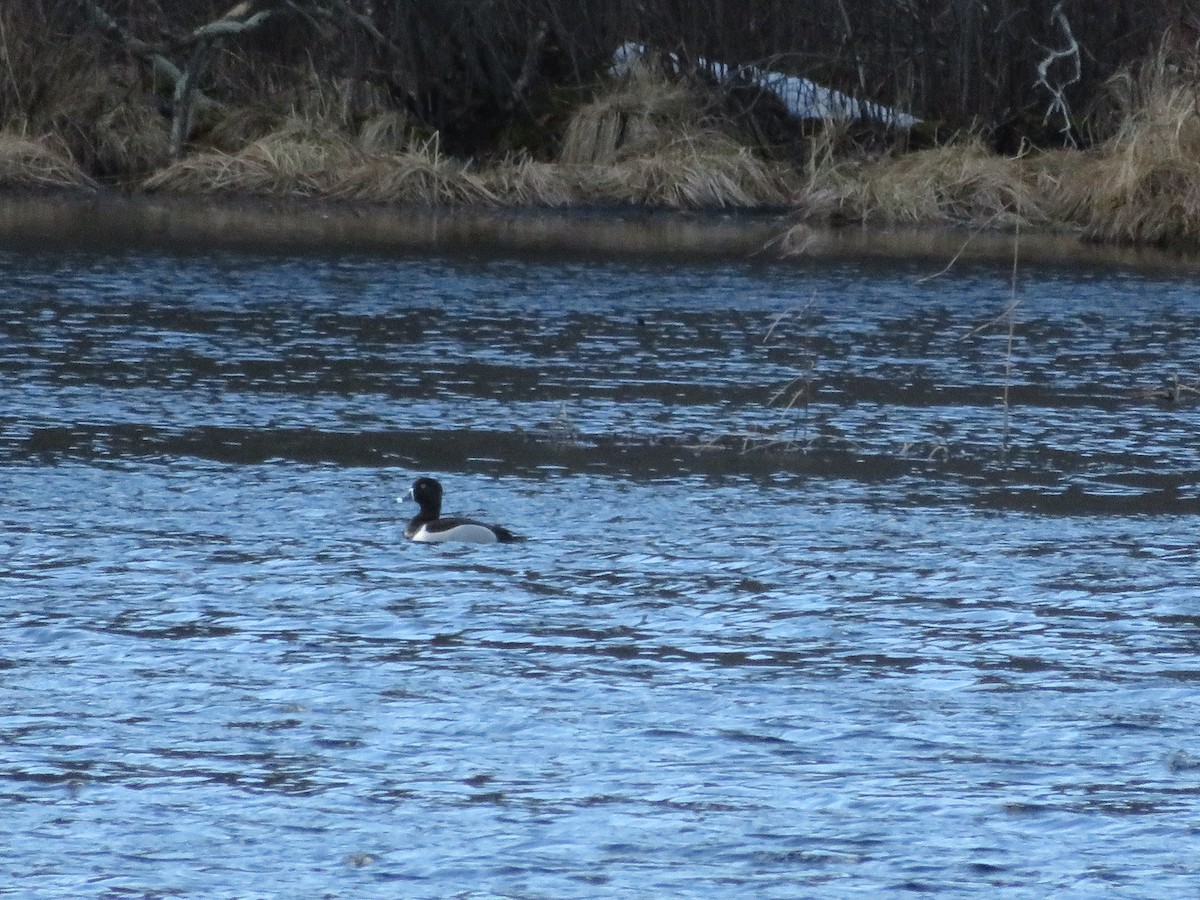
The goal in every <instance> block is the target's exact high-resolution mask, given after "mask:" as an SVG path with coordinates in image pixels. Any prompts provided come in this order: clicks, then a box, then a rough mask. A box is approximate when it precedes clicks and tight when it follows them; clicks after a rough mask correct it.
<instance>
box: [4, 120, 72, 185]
mask: <svg viewBox="0 0 1200 900" xmlns="http://www.w3.org/2000/svg"><path fill="white" fill-rule="evenodd" d="M94 186H95V182H93V181H92V179H90V178H89V177H88V176H87V175H86V174H84V172H83V170H82V169H80V168H79V166H77V165H76V164H75V162H74V160H72V159H71V157H70V155H69V154H68V153H66V152H65V151H64V150H62V149H60V148H56V147H54V146H52V145H51V144H50V143H49V142H48V141H45V140H41V141H35V140H30V139H29V138H27V137H23V136H20V135H15V134H9V133H5V132H0V188H28V187H39V188H44V187H52V188H78V187H94Z"/></svg>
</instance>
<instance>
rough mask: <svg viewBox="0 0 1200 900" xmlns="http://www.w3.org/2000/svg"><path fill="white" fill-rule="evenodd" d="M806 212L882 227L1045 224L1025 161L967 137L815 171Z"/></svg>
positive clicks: (1034, 181)
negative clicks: (911, 151) (991, 149)
mask: <svg viewBox="0 0 1200 900" xmlns="http://www.w3.org/2000/svg"><path fill="white" fill-rule="evenodd" d="M800 205H801V207H802V208H804V209H805V210H806V212H807V213H808V215H810V216H816V217H827V218H832V219H836V220H848V221H854V222H862V223H872V224H885V225H934V224H944V223H965V222H975V223H987V224H989V225H992V226H994V227H995V226H1011V225H1015V224H1017V223H1021V224H1043V223H1045V222H1046V221H1047V217H1048V210H1047V208H1046V207H1047V204H1046V202H1045V200H1044V199H1043V197H1042V195H1041V192H1040V191H1039V189H1038V182H1037V178H1036V176H1035V175H1034V173H1033V171H1032V170H1031V168H1030V167H1029V165H1028V164H1027V162H1026V161H1025V160H1022V159H1015V158H1009V157H1004V156H998V155H996V154H995V153H992V152H991V151H990V150H989V149H988V148H987V147H985V146H984V144H983V142H982V141H980V140H978V139H976V138H970V139H966V140H963V141H961V142H958V143H954V144H950V145H947V146H944V147H936V148H933V149H930V150H921V151H917V152H914V153H907V154H904V155H901V156H896V157H887V158H884V159H878V160H874V161H866V162H859V163H851V162H846V161H838V160H830V161H829V162H827V163H826V164H825V165H822V166H818V167H817V168H816V169H814V170H813V171H812V172H811V174H810V177H809V184H808V187H807V189H806V192H805V195H804V197H803V198H802V200H801V203H800Z"/></svg>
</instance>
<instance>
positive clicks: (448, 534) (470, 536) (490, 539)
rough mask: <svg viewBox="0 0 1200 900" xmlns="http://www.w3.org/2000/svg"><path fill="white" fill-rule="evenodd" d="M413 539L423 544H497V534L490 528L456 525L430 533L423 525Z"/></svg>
mask: <svg viewBox="0 0 1200 900" xmlns="http://www.w3.org/2000/svg"><path fill="white" fill-rule="evenodd" d="M412 539H413V540H414V541H419V542H420V543H422V544H440V543H443V542H447V541H462V542H465V543H468V544H494V543H496V532H494V531H492V529H490V528H485V527H484V526H483V525H455V526H454V527H453V528H447V529H446V530H445V531H433V532H430V531H428V530H426V528H425V526H424V525H422V526H421V527H420V528H418V529H417V533H416V534H414V535H413V536H412Z"/></svg>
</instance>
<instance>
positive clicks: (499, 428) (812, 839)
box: [0, 252, 1200, 897]
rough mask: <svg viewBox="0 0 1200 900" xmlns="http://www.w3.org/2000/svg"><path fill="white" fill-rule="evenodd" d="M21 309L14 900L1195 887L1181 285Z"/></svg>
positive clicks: (550, 271)
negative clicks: (447, 541)
mask: <svg viewBox="0 0 1200 900" xmlns="http://www.w3.org/2000/svg"><path fill="white" fill-rule="evenodd" d="M0 266H3V268H4V271H5V279H4V284H5V287H4V289H3V292H2V293H0V335H2V342H0V390H2V393H0V397H2V398H3V399H2V400H0V459H2V460H3V465H2V466H0V487H2V489H3V495H4V498H5V501H4V503H3V505H2V506H0V559H3V560H4V561H5V562H4V563H3V565H0V628H2V634H3V636H4V642H3V648H2V649H0V748H2V749H3V763H2V765H0V797H3V799H4V801H5V804H6V817H5V818H6V821H7V822H8V823H9V825H8V827H7V828H6V829H5V830H6V832H7V833H8V835H9V838H8V840H6V841H5V842H4V845H3V848H2V849H0V861H3V863H4V865H5V867H6V870H7V871H8V872H9V873H10V875H9V879H10V883H11V884H12V885H13V888H14V890H16V891H18V892H19V893H20V894H21V895H22V896H64V895H96V894H99V895H104V896H116V895H118V894H128V893H135V894H138V895H153V896H161V895H165V894H175V893H178V894H188V895H191V894H205V895H215V896H244V895H246V894H254V893H259V892H262V891H263V890H265V888H264V887H263V885H265V884H272V883H276V882H278V883H280V884H287V885H288V892H289V893H290V894H293V895H296V896H315V895H325V894H329V895H333V896H354V897H358V896H370V895H379V896H396V895H417V896H446V895H452V894H456V893H477V894H479V895H485V894H487V895H490V894H504V895H520V896H595V895H597V894H604V895H620V894H626V895H630V896H645V895H646V894H647V893H651V894H674V893H678V894H688V893H705V894H713V893H726V892H731V891H732V892H737V893H739V894H742V893H749V894H754V895H767V896H797V895H807V894H833V895H841V894H850V893H869V894H877V893H884V894H887V893H901V892H910V891H915V890H921V891H927V892H933V893H945V894H958V893H966V892H974V891H978V889H980V888H985V889H986V888H998V889H1001V890H1003V889H1005V888H1008V889H1016V890H1019V891H1020V892H1022V893H1028V894H1031V895H1045V894H1051V893H1053V894H1059V893H1066V894H1071V895H1075V896H1096V895H1102V894H1107V893H1116V894H1119V895H1120V896H1145V897H1159V896H1180V895H1187V894H1188V893H1190V892H1192V891H1194V885H1195V879H1196V877H1197V874H1198V873H1197V870H1196V864H1195V862H1194V860H1195V859H1196V857H1197V850H1198V849H1200V846H1198V844H1200V841H1198V840H1197V837H1196V835H1195V828H1194V827H1193V826H1192V824H1191V822H1192V821H1193V820H1194V819H1195V818H1196V814H1197V812H1198V811H1200V810H1198V807H1200V803H1198V798H1197V792H1198V791H1200V761H1198V755H1200V754H1198V751H1197V750H1196V748H1195V746H1194V732H1195V721H1196V715H1197V710H1196V693H1195V682H1196V680H1197V679H1200V668H1198V667H1197V665H1196V662H1195V656H1196V651H1197V649H1198V647H1200V630H1198V626H1200V613H1198V612H1197V610H1196V609H1195V603H1194V599H1195V597H1196V596H1197V588H1198V587H1200V574H1197V573H1198V572H1200V567H1198V566H1197V562H1198V556H1200V554H1198V552H1197V550H1196V548H1195V541H1194V539H1193V532H1194V531H1195V525H1196V519H1195V514H1196V512H1197V504H1198V502H1200V500H1198V498H1200V492H1198V491H1197V484H1198V483H1200V459H1198V458H1197V452H1198V451H1197V443H1196V440H1195V435H1196V433H1197V424H1198V421H1197V417H1198V415H1200V402H1197V397H1196V395H1192V394H1189V393H1187V392H1184V393H1183V394H1181V395H1180V397H1179V399H1178V400H1177V402H1174V403H1171V402H1167V401H1165V400H1160V399H1157V398H1155V397H1154V396H1152V394H1151V392H1152V391H1153V390H1154V389H1156V388H1158V387H1160V385H1161V384H1162V383H1163V380H1164V379H1165V378H1167V377H1169V376H1170V374H1171V373H1173V372H1174V373H1178V375H1179V376H1180V377H1181V379H1182V380H1183V382H1184V383H1185V385H1186V384H1190V383H1191V382H1192V381H1193V378H1194V373H1195V367H1196V363H1197V361H1198V360H1200V305H1198V304H1197V303H1196V300H1195V290H1194V288H1193V287H1192V285H1191V284H1190V283H1189V282H1185V281H1180V280H1168V279H1162V278H1151V277H1149V276H1144V275H1138V274H1133V273H1121V272H1114V273H1108V274H1104V275H1089V274H1086V273H1083V274H1081V273H1070V272H1062V271H1054V270H1045V271H1037V270H1034V271H1028V272H1027V273H1026V274H1025V275H1024V276H1023V279H1022V282H1021V284H1020V297H1021V298H1022V304H1021V306H1020V307H1019V309H1018V311H1017V314H1016V319H1015V326H1014V341H1013V352H1012V358H1011V363H1012V369H1011V383H1010V385H1009V388H1010V393H1009V396H1010V408H1009V415H1008V423H1007V428H1008V439H1007V447H1006V446H1005V439H1004V432H1005V414H1004V409H1003V404H1002V402H1001V397H1002V395H1003V392H1004V387H1005V375H1004V372H1005V362H1006V356H1007V350H1006V347H1007V341H1008V327H1007V323H1006V322H1003V321H998V322H993V320H994V319H996V317H997V316H998V314H999V313H1000V312H1001V311H1002V310H1003V308H1004V306H1005V304H1006V302H1007V300H1008V288H1007V284H1006V282H1005V275H1004V274H1003V273H998V272H996V271H991V270H988V269H986V268H978V269H968V270H965V271H963V272H962V273H959V274H955V275H951V276H949V277H946V278H943V279H940V280H937V281H933V282H926V283H919V282H918V281H917V276H918V275H920V274H924V273H923V272H918V271H916V269H914V268H906V267H891V268H879V269H873V268H867V267H864V266H855V265H848V264H847V265H838V266H824V267H822V266H816V267H800V266H787V267H771V266H746V265H724V264H720V265H718V264H711V265H677V264H665V263H656V264H644V265H641V264H621V265H618V264H604V263H585V262H580V261H558V262H547V261H541V262H538V261H531V260H472V259H419V260H394V259H393V260H379V259H371V258H354V259H328V258H321V257H308V258H297V257H289V256H238V255H233V254H229V255H215V256H211V257H208V258H200V257H195V256H178V255H171V254H168V253H120V254H104V253H92V254H89V253H86V252H79V253H75V254H62V253H54V254H49V253H47V254H38V253H29V252H25V253H22V254H20V255H17V254H9V255H7V256H0ZM989 323H990V324H989ZM775 395H778V396H777V399H776V401H775V402H774V403H773V404H772V403H770V402H769V401H770V399H771V398H772V396H775ZM418 472H431V473H436V474H438V475H439V477H441V478H442V480H443V481H444V483H445V484H446V486H447V499H446V505H447V509H448V510H453V511H461V512H465V513H471V514H478V515H481V516H484V517H486V518H488V519H489V520H494V521H498V522H501V523H503V524H505V525H508V526H510V527H512V528H514V529H515V530H518V531H521V532H523V533H525V534H528V535H529V536H530V537H531V538H532V540H530V541H529V542H527V543H523V544H519V545H512V546H505V547H502V548H501V547H489V548H480V547H430V546H417V545H411V544H406V543H404V542H403V541H402V540H401V532H402V528H403V523H404V521H405V519H406V517H407V516H408V515H410V514H411V510H410V509H406V508H405V507H403V506H399V505H397V503H396V501H395V498H396V497H397V496H398V495H400V494H402V493H403V490H404V488H405V487H406V486H407V484H408V482H409V481H410V480H411V478H412V476H413V475H414V474H415V473H418Z"/></svg>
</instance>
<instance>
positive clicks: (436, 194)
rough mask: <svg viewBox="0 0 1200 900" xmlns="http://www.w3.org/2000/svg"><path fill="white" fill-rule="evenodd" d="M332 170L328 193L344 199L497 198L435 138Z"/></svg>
mask: <svg viewBox="0 0 1200 900" xmlns="http://www.w3.org/2000/svg"><path fill="white" fill-rule="evenodd" d="M330 175H331V176H332V177H333V179H334V180H333V183H331V185H330V187H329V190H328V194H329V196H331V197H335V198H339V199H348V200H366V201H369V202H373V203H402V204H414V205H421V206H438V205H442V204H460V203H494V202H495V199H496V198H495V196H494V195H493V194H492V193H491V192H490V191H489V190H488V189H487V187H486V186H485V185H484V182H483V179H482V178H480V177H479V176H478V175H475V174H473V173H471V172H469V171H467V168H466V167H465V166H464V165H462V164H461V163H460V162H458V161H457V160H454V159H452V158H449V157H444V156H442V155H441V154H440V153H439V152H438V142H437V139H436V138H434V139H431V140H429V141H427V142H426V143H425V144H424V145H423V146H421V147H417V148H414V149H411V150H409V151H408V152H405V153H389V154H371V155H368V154H360V155H359V158H358V160H357V162H356V163H355V164H353V165H350V166H347V167H344V168H342V169H340V170H337V171H332V172H330Z"/></svg>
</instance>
